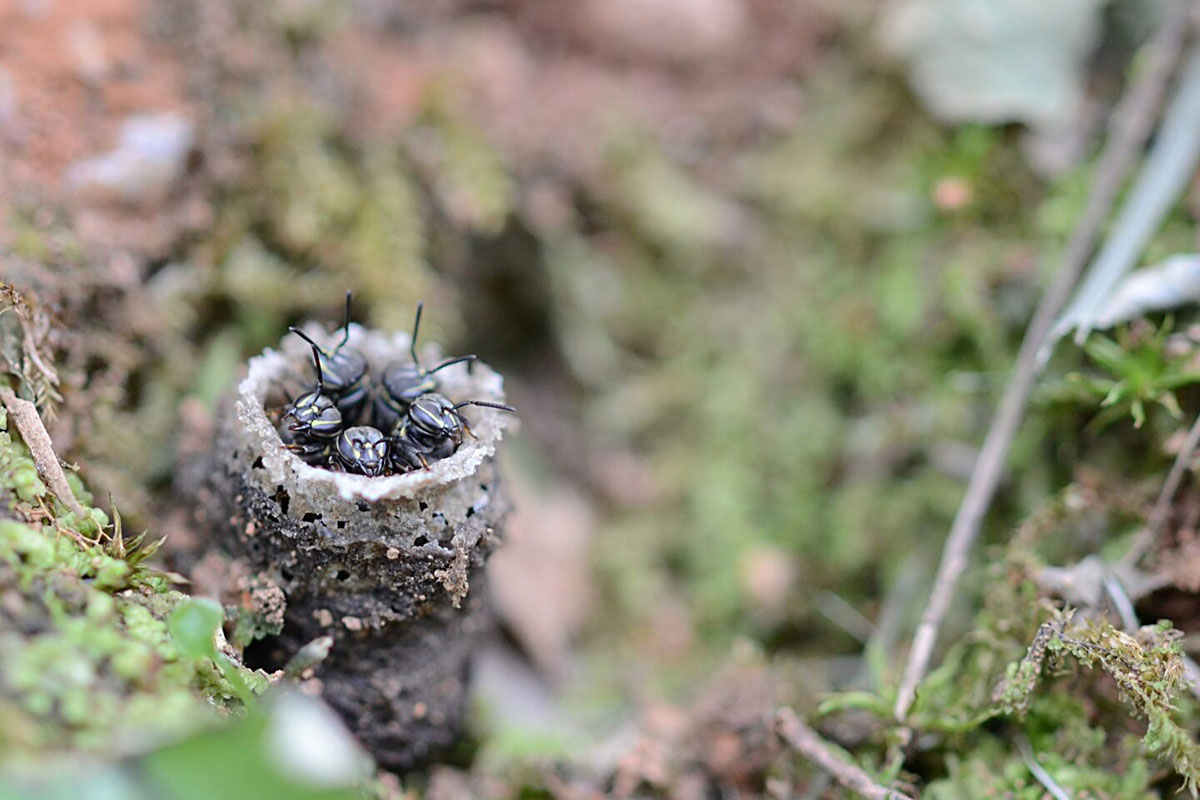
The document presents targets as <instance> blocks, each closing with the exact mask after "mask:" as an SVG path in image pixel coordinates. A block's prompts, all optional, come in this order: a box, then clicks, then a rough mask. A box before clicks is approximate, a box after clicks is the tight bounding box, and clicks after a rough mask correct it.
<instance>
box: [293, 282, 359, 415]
mask: <svg viewBox="0 0 1200 800" xmlns="http://www.w3.org/2000/svg"><path fill="white" fill-rule="evenodd" d="M288 330H289V331H291V332H292V333H294V334H296V335H297V336H299V337H300V338H301V339H303V340H304V341H306V342H308V343H309V344H311V345H312V346H313V347H315V348H317V352H318V354H319V358H320V362H321V369H323V370H324V371H325V392H326V393H327V394H328V395H329V396H330V397H332V398H333V400H334V402H335V403H337V407H338V411H340V412H342V418H343V419H345V420H354V419H357V418H358V415H359V414H360V413H361V412H362V409H363V405H365V404H366V402H367V393H368V392H369V391H370V384H369V383H368V381H367V359H366V357H365V356H364V355H363V354H362V353H360V352H359V351H358V350H356V349H354V348H353V347H347V346H346V342H347V341H349V340H350V292H349V291H347V292H346V324H345V325H344V326H343V327H342V330H343V331H344V333H343V334H342V341H341V342H339V343H338V346H337V347H335V348H334V349H333V351H332V352H331V351H329V350H326V349H325V348H323V347H321V346H320V345H318V344H317V343H316V342H314V341H313V340H312V339H310V338H309V337H308V335H307V334H305V333H304V331H302V330H300V329H299V328H295V327H292V328H288Z"/></svg>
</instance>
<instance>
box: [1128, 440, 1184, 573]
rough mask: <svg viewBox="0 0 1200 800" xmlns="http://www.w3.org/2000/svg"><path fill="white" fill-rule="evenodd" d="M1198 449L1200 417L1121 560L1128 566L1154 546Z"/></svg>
mask: <svg viewBox="0 0 1200 800" xmlns="http://www.w3.org/2000/svg"><path fill="white" fill-rule="evenodd" d="M1197 447H1200V417H1196V421H1195V422H1193V423H1192V429H1191V430H1190V431H1188V435H1187V438H1186V439H1184V441H1183V446H1182V447H1180V448H1179V454H1178V455H1176V456H1175V463H1174V464H1172V465H1171V471H1170V472H1168V473H1167V479H1166V480H1165V481H1163V485H1162V489H1161V490H1160V491H1159V493H1158V499H1157V500H1155V501H1154V508H1153V510H1151V512H1150V519H1148V520H1146V526H1145V527H1144V528H1142V529H1141V530H1140V531H1138V535H1137V537H1136V538H1134V540H1133V543H1132V544H1130V545H1129V550H1128V551H1127V552H1126V553H1125V556H1124V557H1123V558H1122V559H1121V561H1122V563H1123V564H1125V565H1126V566H1130V567H1132V566H1134V565H1135V564H1137V562H1138V561H1140V560H1141V558H1142V556H1144V555H1145V554H1146V552H1147V551H1149V549H1150V548H1151V547H1152V546H1153V545H1154V541H1155V539H1157V538H1158V535H1159V533H1160V532H1161V531H1162V528H1163V525H1165V524H1166V522H1167V514H1169V513H1170V511H1171V500H1172V498H1174V497H1175V492H1176V491H1178V490H1179V484H1180V483H1182V482H1183V475H1184V473H1186V472H1187V468H1188V463H1189V462H1190V461H1191V460H1192V456H1194V455H1195V454H1196V448H1197Z"/></svg>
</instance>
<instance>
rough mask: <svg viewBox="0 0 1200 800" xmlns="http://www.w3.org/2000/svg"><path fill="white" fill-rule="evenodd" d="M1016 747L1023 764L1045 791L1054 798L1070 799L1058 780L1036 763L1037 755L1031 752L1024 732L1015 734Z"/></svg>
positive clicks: (1056, 799) (1031, 748)
mask: <svg viewBox="0 0 1200 800" xmlns="http://www.w3.org/2000/svg"><path fill="white" fill-rule="evenodd" d="M1017 747H1018V748H1019V749H1020V751H1021V760H1023V761H1024V762H1025V766H1026V767H1028V768H1029V771H1030V772H1032V773H1033V777H1035V778H1037V780H1038V783H1040V784H1041V785H1042V786H1043V787H1044V788H1045V789H1046V791H1047V792H1049V793H1050V794H1051V795H1052V796H1053V797H1054V800H1071V795H1069V794H1067V791H1066V790H1065V789H1063V788H1062V787H1061V786H1059V785H1058V781H1056V780H1054V778H1053V777H1051V775H1050V773H1049V772H1046V770H1045V768H1044V767H1043V766H1042V765H1041V764H1039V763H1038V760H1037V756H1035V755H1034V754H1033V745H1031V744H1030V743H1029V737H1028V736H1026V735H1025V734H1024V733H1021V734H1018V736H1017Z"/></svg>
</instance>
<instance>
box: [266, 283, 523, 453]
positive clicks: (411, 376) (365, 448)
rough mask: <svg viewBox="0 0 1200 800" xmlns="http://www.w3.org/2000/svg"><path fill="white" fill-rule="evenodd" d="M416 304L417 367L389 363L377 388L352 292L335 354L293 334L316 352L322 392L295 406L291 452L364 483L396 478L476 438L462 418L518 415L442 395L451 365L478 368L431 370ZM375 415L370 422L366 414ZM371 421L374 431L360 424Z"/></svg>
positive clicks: (283, 430) (290, 415)
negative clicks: (352, 342) (358, 333)
mask: <svg viewBox="0 0 1200 800" xmlns="http://www.w3.org/2000/svg"><path fill="white" fill-rule="evenodd" d="M422 306H423V304H421V303H418V304H417V315H416V321H415V322H414V323H413V333H412V340H411V343H410V347H409V354H410V355H411V360H408V361H406V360H403V359H401V360H396V361H392V362H390V363H389V364H388V365H387V366H386V367H385V368H384V370H383V373H382V374H381V375H380V376H379V378H378V380H377V381H376V382H375V383H374V385H372V381H371V379H370V377H369V376H368V368H367V359H366V357H365V356H363V354H362V353H361V352H360V351H358V350H356V349H355V348H353V347H348V346H347V344H346V343H347V341H349V338H350V292H346V324H345V327H344V329H343V330H344V334H343V336H342V340H341V342H339V343H338V345H337V347H335V348H333V349H332V350H329V349H326V348H323V347H321V346H320V345H318V344H317V343H316V342H314V341H313V340H312V339H311V338H309V337H308V336H307V335H305V334H304V332H303V331H301V330H298V329H297V328H288V330H290V331H291V332H292V333H294V334H296V335H297V336H299V337H300V338H302V339H304V341H306V342H308V343H309V344H310V345H311V346H312V353H313V369H314V371H315V372H316V379H317V383H316V387H315V388H314V389H313V391H311V392H308V393H307V394H304V395H301V396H300V397H298V398H296V400H295V401H293V402H292V403H291V404H290V405H289V406H288V407H287V410H286V411H284V413H283V415H282V417H281V418H280V429H279V434H280V437H281V438H282V439H283V441H284V445H285V447H287V448H288V449H289V450H291V451H292V452H294V453H295V454H296V455H297V456H299V457H300V458H301V459H303V460H304V462H305V463H307V464H311V465H312V466H320V467H325V468H327V469H334V470H339V471H342V472H351V473H355V474H358V475H369V476H379V475H395V474H400V473H404V472H411V471H412V470H416V469H428V468H429V465H430V464H431V463H432V462H434V461H438V460H439V459H443V458H446V457H447V456H451V455H453V454H454V453H455V452H456V451H457V450H458V448H459V445H461V444H462V442H463V435H464V434H466V435H469V436H474V434H473V433H471V428H470V426H469V425H468V424H467V420H466V418H465V417H464V416H463V415H462V412H461V411H460V409H461V408H463V407H464V406H487V407H488V408H498V409H500V410H502V411H508V412H515V411H516V409H515V408H513V407H512V406H508V405H503V404H500V403H486V402H484V401H482V400H464V401H462V402H458V403H455V402H454V401H452V400H451V399H450V398H448V397H446V396H445V395H444V394H441V393H440V392H439V391H438V388H439V387H438V382H437V379H436V378H435V377H434V376H435V374H436V373H437V372H438V371H440V370H443V369H445V368H446V367H449V366H450V365H452V364H460V363H462V362H464V361H472V360H473V359H474V358H475V356H473V355H469V356H458V357H456V358H449V359H446V360H445V361H443V362H441V363H440V364H438V365H437V366H435V367H433V368H432V369H425V368H424V367H422V366H421V362H420V359H418V358H417V333H418V332H419V331H420V328H421V309H422ZM367 411H369V413H368V414H366V415H364V412H367ZM368 419H369V421H370V423H371V424H369V425H368V424H359V423H362V422H365V421H366V420H368Z"/></svg>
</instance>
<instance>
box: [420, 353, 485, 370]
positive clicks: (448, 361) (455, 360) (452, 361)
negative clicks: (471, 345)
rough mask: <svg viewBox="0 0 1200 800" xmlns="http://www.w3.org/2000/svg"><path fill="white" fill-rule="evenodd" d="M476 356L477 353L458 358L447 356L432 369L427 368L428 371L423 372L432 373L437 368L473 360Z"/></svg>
mask: <svg viewBox="0 0 1200 800" xmlns="http://www.w3.org/2000/svg"><path fill="white" fill-rule="evenodd" d="M477 358H479V356H477V355H469V356H459V357H458V358H448V359H446V360H445V361H443V362H442V363H440V364H438V365H437V366H436V367H434V368H433V369H431V370H429V372H426V373H425V374H426V375H432V374H433V373H435V372H437V371H438V370H439V369H445V368H446V367H449V366H451V365H453V364H461V363H462V362H464V361H474V360H475V359H477Z"/></svg>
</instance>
